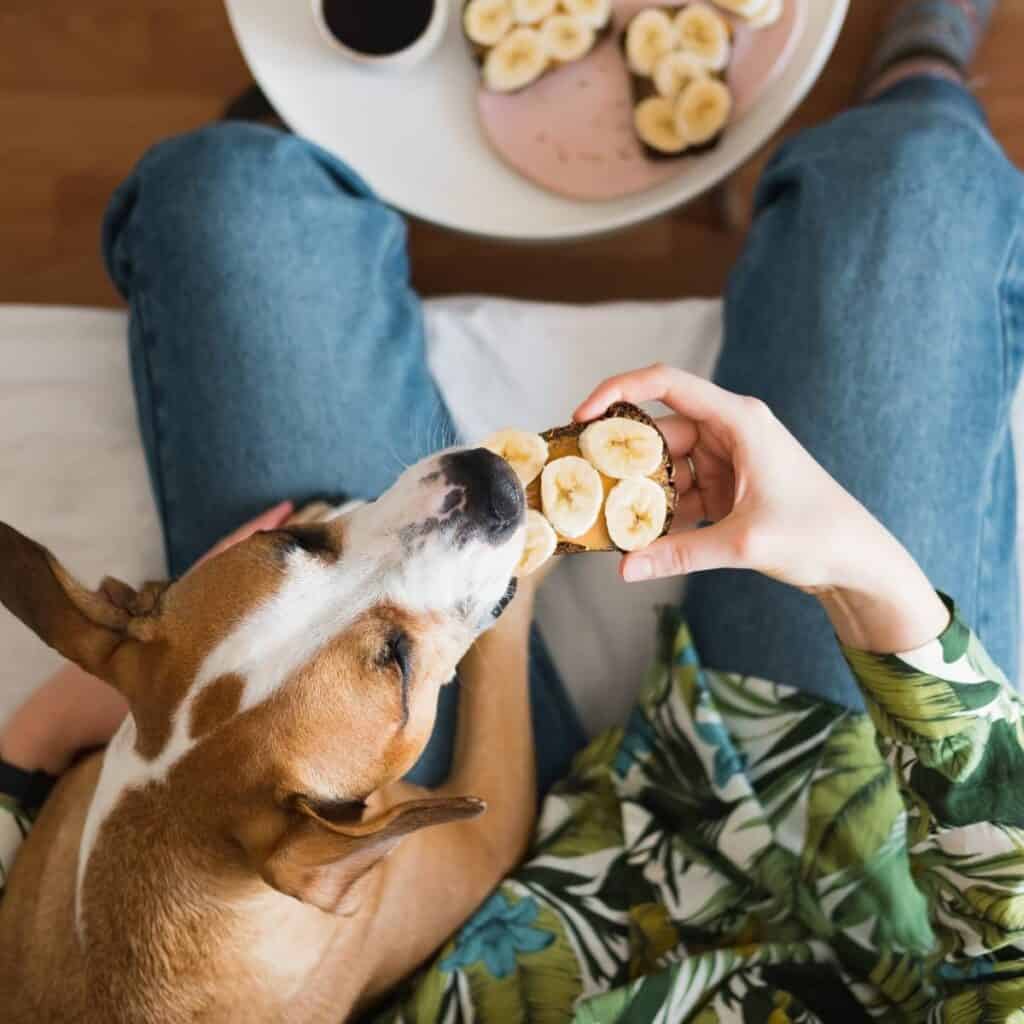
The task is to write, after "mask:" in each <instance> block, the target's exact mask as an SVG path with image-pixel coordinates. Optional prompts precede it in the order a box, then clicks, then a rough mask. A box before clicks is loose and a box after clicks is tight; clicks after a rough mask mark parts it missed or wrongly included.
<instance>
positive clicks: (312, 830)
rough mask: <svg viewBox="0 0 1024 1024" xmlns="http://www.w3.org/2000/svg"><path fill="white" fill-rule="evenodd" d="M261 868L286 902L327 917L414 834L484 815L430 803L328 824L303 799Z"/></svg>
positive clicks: (460, 803)
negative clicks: (297, 902)
mask: <svg viewBox="0 0 1024 1024" xmlns="http://www.w3.org/2000/svg"><path fill="white" fill-rule="evenodd" d="M294 807H295V815H294V820H293V822H292V823H291V824H290V825H289V827H288V828H287V830H286V831H285V833H284V835H283V836H282V838H281V839H280V840H279V842H278V843H277V846H276V847H275V848H274V850H273V852H272V853H271V855H270V856H269V857H268V858H267V859H266V861H265V862H264V863H263V865H262V870H261V874H262V875H263V878H264V880H265V881H266V882H267V883H268V884H269V885H272V886H273V887H274V888H275V889H278V890H280V891H281V892H283V893H285V894H286V895H288V896H294V897H295V898H296V899H299V900H302V901H303V902H304V903H311V904H312V905H313V906H316V907H319V908H320V909H321V910H324V911H326V912H327V913H329V914H334V913H338V912H339V911H341V910H343V909H344V908H343V901H344V899H345V895H346V893H348V891H349V889H351V887H352V886H353V884H354V883H355V882H357V881H358V880H359V879H360V878H361V877H362V876H363V875H364V874H366V872H367V871H369V870H370V868H372V867H373V866H374V865H375V864H377V863H378V862H379V861H380V860H382V859H383V858H384V857H386V856H387V855H388V854H389V853H391V851H392V850H393V849H394V848H395V847H396V846H397V845H398V844H399V843H400V842H401V841H402V840H403V839H404V838H406V836H409V835H411V834H412V833H413V832H418V831H419V830H420V829H423V828H430V827H431V826H432V825H443V824H445V823H446V822H450V821H460V820H463V819H465V818H475V817H476V816H477V815H478V814H482V813H483V811H484V810H485V805H484V803H483V801H481V800H477V799H476V798H474V797H428V798H426V799H422V800H408V801H406V802H405V803H400V804H396V805H395V806H394V807H390V808H388V810H386V811H384V812H383V813H382V814H380V815H378V816H377V817H375V818H371V819H369V820H368V821H353V822H346V823H344V824H342V823H339V822H337V821H332V820H330V819H329V818H328V817H325V816H324V814H323V813H320V812H318V811H317V809H316V808H315V807H314V806H313V805H312V804H311V803H309V802H308V801H306V800H305V799H302V798H300V799H298V800H297V801H296V802H295V805H294Z"/></svg>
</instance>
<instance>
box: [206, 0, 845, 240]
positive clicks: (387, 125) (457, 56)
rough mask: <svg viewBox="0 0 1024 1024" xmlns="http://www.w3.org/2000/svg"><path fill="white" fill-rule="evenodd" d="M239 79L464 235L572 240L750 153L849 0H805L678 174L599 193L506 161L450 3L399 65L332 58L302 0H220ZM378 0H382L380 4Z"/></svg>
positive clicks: (646, 209) (395, 194)
mask: <svg viewBox="0 0 1024 1024" xmlns="http://www.w3.org/2000/svg"><path fill="white" fill-rule="evenodd" d="M225 2H226V6H227V10H228V16H229V18H230V20H231V24H232V26H233V28H234V32H235V35H236V37H237V38H238V43H239V46H240V47H241V50H242V53H243V55H244V56H245V59H246V61H247V62H248V64H249V67H250V69H251V70H252V73H253V76H254V77H255V79H256V81H257V82H258V83H259V84H260V86H261V87H262V89H263V91H264V93H265V94H266V96H267V98H268V99H269V100H270V102H271V103H272V104H273V105H274V107H275V109H276V110H277V111H278V113H279V114H280V115H281V117H282V118H283V119H284V120H285V121H286V122H287V123H288V125H289V126H290V127H291V128H292V129H293V130H294V131H295V132H297V133H298V134H300V135H303V136H305V137H306V138H309V139H312V140H313V141H314V142H317V143H319V144H320V145H321V146H323V147H324V148H325V149H328V150H330V151H331V152H333V153H336V154H337V155H338V156H340V157H341V158H342V159H344V160H345V161H347V162H348V163H349V165H350V166H352V167H353V168H354V169H355V170H356V171H358V172H359V173H360V174H361V175H362V176H363V177H364V178H365V179H366V180H367V181H368V182H369V183H370V184H371V185H372V186H373V188H374V189H375V190H376V191H377V193H378V194H379V195H380V196H382V197H383V198H384V199H385V200H386V201H387V202H388V203H390V204H392V205H393V206H395V207H397V208H398V209H400V210H403V211H405V212H406V213H409V214H412V215H413V216H416V217H420V218H422V219H423V220H428V221H433V222H434V223H435V224H440V225H442V226H444V227H449V228H455V229H457V230H460V231H465V232H469V233H472V234H479V235H485V236H489V237H498V238H506V239H510V240H520V241H540V240H556V239H570V238H582V237H585V236H588V235H595V234H600V233H602V232H607V231H612V230H615V229H617V228H623V227H627V226H629V225H631V224H635V223H637V222H638V221H641V220H644V219H646V218H648V217H653V216H655V215H657V214H659V213H663V212H664V211H666V210H669V209H671V208H672V207H675V206H678V205H680V204H682V203H685V202H688V201H689V200H691V199H693V198H694V197H696V196H698V195H700V194H701V193H702V192H704V191H706V190H707V189H709V188H711V187H713V186H714V185H716V184H717V183H718V182H720V181H721V180H722V179H724V178H725V177H726V176H727V175H729V174H730V173H731V172H732V171H733V170H734V169H735V168H736V167H737V166H739V165H740V164H741V163H743V162H744V161H745V160H747V159H748V158H749V157H750V156H752V155H753V154H754V152H756V151H757V150H758V149H759V148H760V147H761V146H762V145H764V143H765V142H767V140H768V139H769V138H770V137H771V135H772V134H774V132H775V131H776V130H777V129H778V128H779V127H780V126H781V125H782V123H783V121H785V119H786V118H787V117H788V116H789V114H790V113H792V111H793V110H794V108H795V107H796V106H797V105H798V104H799V103H800V101H801V100H802V99H803V98H804V96H805V95H806V94H807V92H808V90H809V89H810V87H811V86H812V85H813V84H814V82H815V80H816V79H817V77H818V75H819V74H820V72H821V69H822V67H823V66H824V64H825V61H826V60H827V59H828V57H829V55H830V54H831V52H832V48H833V46H834V45H835V41H836V37H837V36H838V34H839V29H840V27H841V26H842V22H843V18H844V17H845V14H846V9H847V5H848V2H849V0H810V3H809V5H808V6H809V13H808V19H807V27H806V30H805V32H804V34H803V37H802V38H801V40H800V42H799V44H798V46H797V48H796V51H795V54H794V56H793V58H792V60H791V61H790V63H789V65H788V67H787V68H786V69H785V71H784V72H783V74H782V75H781V76H780V77H779V78H778V80H777V81H776V82H775V83H774V84H773V85H772V86H771V87H770V88H769V89H768V91H767V92H766V93H765V95H764V96H763V97H762V99H761V101H760V102H759V103H758V104H757V106H756V108H755V109H754V110H752V111H751V112H750V114H748V115H747V116H746V117H744V118H742V119H741V120H740V121H739V123H737V124H736V125H735V126H733V127H732V128H731V129H730V131H729V132H728V133H727V134H726V136H725V138H724V139H723V140H722V143H721V144H720V145H719V146H717V147H716V148H715V149H714V150H713V151H711V152H710V153H708V154H707V155H705V156H703V157H701V158H700V159H699V160H697V161H694V162H693V163H691V164H689V165H688V166H687V167H686V169H685V170H682V171H681V173H680V175H679V177H678V178H675V179H673V180H671V181H669V182H666V183H665V184H663V185H660V186H658V187H656V188H654V189H651V190H650V191H648V192H644V193H642V194H638V195H633V196H629V197H625V198H622V199H617V200H613V201H608V202H580V201H575V200H569V199H563V198H560V197H558V196H555V195H551V194H549V193H547V192H545V191H543V190H541V189H539V188H537V187H536V186H535V185H532V184H530V183H529V182H527V181H525V180H524V179H522V178H521V177H519V175H518V174H516V173H515V172H514V171H512V170H510V169H509V168H508V167H506V166H505V165H504V164H503V163H502V162H501V161H500V160H499V159H498V157H496V156H495V155H494V154H493V153H492V152H491V150H490V149H489V148H488V146H487V144H486V142H485V141H484V139H483V136H482V134H481V132H480V130H479V127H478V124H477V109H476V83H477V69H476V67H475V66H474V64H473V63H472V61H471V60H470V59H469V56H468V54H467V52H466V47H465V43H464V41H463V39H462V37H461V29H460V25H459V21H460V19H459V17H458V16H457V10H461V0H438V2H442V3H444V2H447V3H451V4H453V5H454V6H453V10H452V12H451V16H450V17H449V19H448V31H447V34H446V36H445V38H444V40H443V41H442V43H441V45H440V46H439V48H438V49H437V50H436V51H435V53H434V54H433V55H432V56H431V57H430V58H429V59H428V60H427V61H426V62H425V63H423V64H421V65H420V66H418V67H416V68H414V69H412V70H410V71H406V72H394V71H387V72H383V71H380V70H375V69H371V68H367V67H364V66H360V65H357V64H355V63H354V62H349V61H346V60H345V59H344V58H343V57H341V56H339V55H338V54H337V53H336V52H334V51H333V50H332V49H331V48H330V46H329V45H328V44H327V42H326V41H325V40H323V39H322V38H321V36H320V35H319V33H318V30H317V27H316V24H315V22H314V20H313V14H312V9H311V7H310V4H309V2H308V0H225ZM381 2H382V3H383V2H385V0H381Z"/></svg>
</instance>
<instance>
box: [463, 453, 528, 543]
mask: <svg viewBox="0 0 1024 1024" xmlns="http://www.w3.org/2000/svg"><path fill="white" fill-rule="evenodd" d="M445 474H446V476H447V478H448V481H449V482H450V483H452V484H454V485H456V486H458V487H461V488H462V490H463V493H464V495H465V498H464V502H465V504H464V509H465V513H466V515H467V517H469V518H470V519H471V520H473V521H474V522H477V523H479V524H480V525H481V526H482V527H483V528H484V529H485V530H486V531H487V533H488V535H489V536H490V537H491V538H493V539H495V540H500V539H503V538H504V537H505V536H507V535H508V534H509V533H511V532H512V531H513V530H515V529H516V527H517V526H518V525H519V523H520V522H521V521H522V518H523V513H524V511H525V507H526V496H525V495H524V493H523V488H522V485H521V484H520V483H519V478H518V477H517V476H516V475H515V473H514V472H513V471H512V468H511V467H510V466H509V464H508V463H507V462H506V461H505V460H504V459H502V458H499V457H498V456H497V455H495V454H494V453H493V452H489V451H488V450H487V449H486V448H471V449H469V450H467V451H463V452H456V453H454V454H452V455H448V456H446V457H445Z"/></svg>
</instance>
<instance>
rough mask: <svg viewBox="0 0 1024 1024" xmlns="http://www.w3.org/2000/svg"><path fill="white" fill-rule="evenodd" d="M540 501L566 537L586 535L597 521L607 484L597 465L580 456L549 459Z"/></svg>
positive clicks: (553, 523) (543, 473)
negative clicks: (604, 484)
mask: <svg viewBox="0 0 1024 1024" xmlns="http://www.w3.org/2000/svg"><path fill="white" fill-rule="evenodd" d="M540 500H541V507H542V509H543V511H544V515H545V516H547V519H548V522H549V523H551V525H552V526H553V527H554V528H555V529H556V530H557V531H558V532H559V533H560V534H561V535H562V536H563V537H568V538H570V539H572V538H573V537H582V536H583V534H585V533H586V532H587V530H589V529H590V528H591V527H592V526H593V525H594V523H595V522H596V521H597V517H598V514H599V513H600V511H601V503H602V502H603V501H604V486H603V485H602V483H601V477H600V476H599V475H598V472H597V470H596V469H594V467H593V466H592V465H591V464H590V463H589V462H587V460H586V459H581V458H580V457H579V456H577V455H566V456H565V458H562V459H555V460H553V461H552V462H549V463H548V464H547V465H546V466H545V467H544V471H543V472H542V473H541V475H540Z"/></svg>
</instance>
